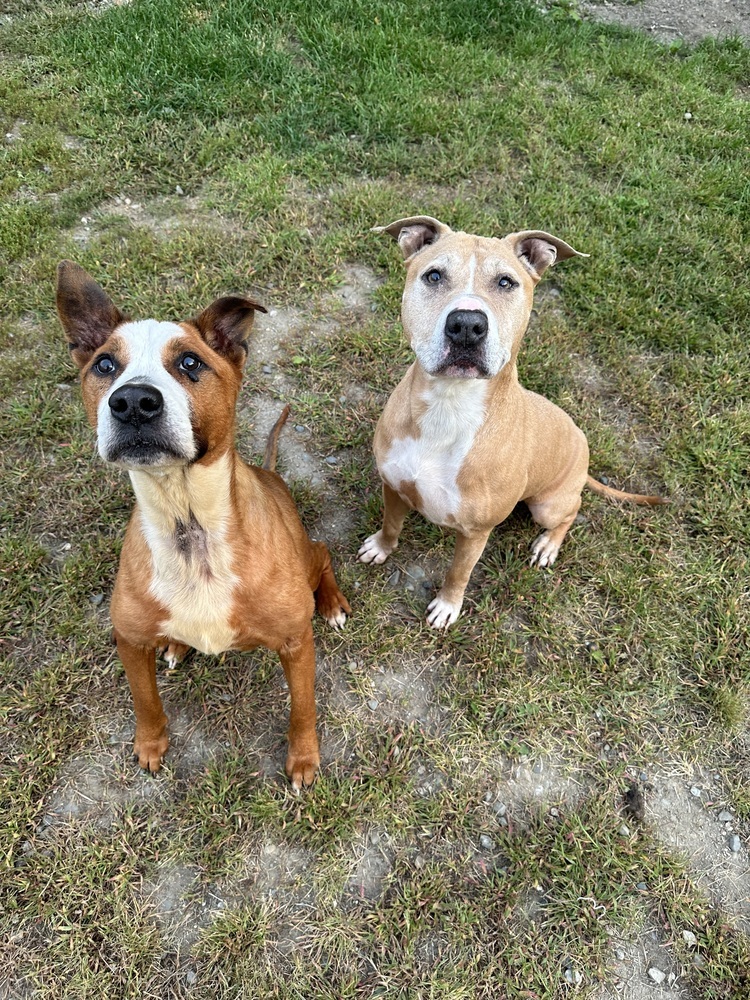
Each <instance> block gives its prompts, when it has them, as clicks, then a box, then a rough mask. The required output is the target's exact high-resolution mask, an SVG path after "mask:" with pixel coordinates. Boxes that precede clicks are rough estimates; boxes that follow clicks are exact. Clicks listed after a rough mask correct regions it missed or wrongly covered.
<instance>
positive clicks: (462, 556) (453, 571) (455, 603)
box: [427, 531, 490, 628]
mask: <svg viewBox="0 0 750 1000" xmlns="http://www.w3.org/2000/svg"><path fill="white" fill-rule="evenodd" d="M489 537H490V533H489V531H487V532H483V533H481V534H478V535H462V534H459V533H457V534H456V549H455V551H454V553H453V562H452V563H451V568H450V569H449V570H448V573H447V574H446V577H445V580H444V582H443V586H442V587H441V588H440V593H439V594H438V595H437V597H436V598H435V599H434V601H432V602H431V603H430V604H429V606H428V608H427V622H428V624H430V625H432V627H433V628H447V627H448V626H449V625H451V624H453V622H454V621H455V620H456V619H457V618H458V616H459V614H460V613H461V605H462V604H463V602H464V591H465V590H466V584H467V583H468V582H469V577H470V576H471V571H472V570H473V569H474V567H475V566H476V564H477V560H478V559H479V557H480V556H481V554H482V553H483V552H484V547H485V545H486V544H487V539H488V538H489Z"/></svg>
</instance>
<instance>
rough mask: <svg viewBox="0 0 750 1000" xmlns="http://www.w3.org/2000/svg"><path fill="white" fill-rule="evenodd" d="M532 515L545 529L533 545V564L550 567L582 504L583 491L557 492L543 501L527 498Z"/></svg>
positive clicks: (544, 567)
mask: <svg viewBox="0 0 750 1000" xmlns="http://www.w3.org/2000/svg"><path fill="white" fill-rule="evenodd" d="M526 503H527V504H528V507H529V510H530V511H531V516H532V517H533V518H534V520H535V521H536V523H537V524H538V525H540V526H541V527H542V528H544V529H545V530H544V531H543V532H542V533H541V535H539V536H538V537H537V538H536V539H535V540H534V543H533V544H532V546H531V565H532V566H537V567H538V568H539V569H549V568H550V567H551V566H552V565H553V563H554V562H555V559H557V553H558V552H559V551H560V546H561V545H562V541H563V539H564V538H565V536H566V534H567V533H568V528H569V527H570V526H571V524H572V523H573V521H575V519H576V514H577V513H578V508H579V507H580V506H581V491H580V489H579V490H578V492H577V493H576V492H567V491H566V492H565V493H559V494H555V495H554V496H552V497H549V498H548V499H546V500H544V501H542V502H538V501H537V502H532V501H531V500H527V501H526Z"/></svg>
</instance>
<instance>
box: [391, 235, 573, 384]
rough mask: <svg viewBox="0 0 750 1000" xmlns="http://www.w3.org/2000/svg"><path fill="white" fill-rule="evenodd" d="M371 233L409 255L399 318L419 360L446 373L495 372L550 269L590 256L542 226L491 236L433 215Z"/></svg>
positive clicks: (516, 341) (509, 354)
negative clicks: (379, 234) (558, 263)
mask: <svg viewBox="0 0 750 1000" xmlns="http://www.w3.org/2000/svg"><path fill="white" fill-rule="evenodd" d="M373 231H374V232H385V233H388V234H389V235H390V236H392V237H393V238H394V239H395V240H397V242H398V244H399V246H400V247H401V251H402V253H403V255H404V259H405V261H406V286H405V288H404V295H403V300H402V308H401V318H402V321H403V325H404V330H405V332H406V335H407V337H408V338H409V342H410V344H411V346H412V348H413V349H414V352H415V354H416V356H417V360H418V361H419V363H420V364H421V365H422V367H423V368H424V370H425V371H426V372H427V373H428V374H429V375H436V376H443V377H446V378H492V377H493V376H495V375H497V374H498V372H499V371H501V369H502V368H504V367H505V365H506V364H507V363H508V362H509V361H510V360H511V358H513V359H515V356H516V354H517V353H518V348H519V346H520V342H521V338H522V337H523V334H524V333H525V331H526V326H527V324H528V321H529V315H530V313H531V304H532V300H533V296H534V287H535V285H536V284H537V282H538V281H539V279H540V278H541V276H542V274H543V273H544V271H545V270H546V269H547V267H549V265H550V264H554V263H555V261H556V260H558V259H560V260H565V258H566V257H573V256H577V257H587V256H588V254H582V253H579V252H578V251H577V250H574V249H573V248H572V247H571V246H568V244H567V243H564V242H563V241H562V240H559V239H557V237H556V236H550V235H549V233H544V232H541V231H538V230H528V231H525V232H521V233H511V234H510V235H509V236H506V237H504V238H503V239H495V238H485V237H482V236H471V235H470V234H468V233H461V232H454V231H453V230H452V229H451V228H450V227H449V226H446V225H445V223H443V222H439V221H438V220H437V219H433V218H431V217H430V216H428V215H417V216H413V217H412V218H409V219H398V221H396V222H392V223H391V224H390V225H389V226H378V227H376V228H375V229H374V230H373Z"/></svg>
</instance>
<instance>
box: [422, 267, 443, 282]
mask: <svg viewBox="0 0 750 1000" xmlns="http://www.w3.org/2000/svg"><path fill="white" fill-rule="evenodd" d="M442 280H443V273H442V271H438V270H436V269H435V268H433V269H432V270H431V271H427V273H426V274H423V275H422V281H426V282H427V284H428V285H437V283H438V282H439V281H442Z"/></svg>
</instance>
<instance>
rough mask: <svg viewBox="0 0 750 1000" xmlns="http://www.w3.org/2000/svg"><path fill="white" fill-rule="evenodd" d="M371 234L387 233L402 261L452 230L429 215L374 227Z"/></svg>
mask: <svg viewBox="0 0 750 1000" xmlns="http://www.w3.org/2000/svg"><path fill="white" fill-rule="evenodd" d="M371 232H373V233H388V235H389V236H392V237H393V238H394V240H396V242H397V243H398V245H399V246H400V247H401V252H402V253H403V255H404V260H408V259H409V257H412V256H413V255H414V254H415V253H418V252H419V251H420V250H421V249H422V247H426V246H428V245H429V244H430V243H435V242H436V241H437V240H439V239H440V237H441V236H445V234H446V233H450V232H452V229H451V227H450V226H446V225H445V223H444V222H440V220H439V219H433V218H432V216H430V215H414V216H412V217H411V218H409V219H397V220H396V222H392V223H391V224H390V225H389V226H374V227H373V229H372V230H371Z"/></svg>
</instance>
